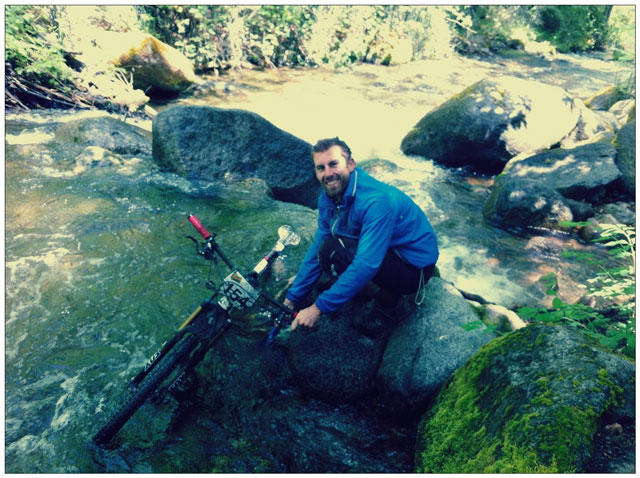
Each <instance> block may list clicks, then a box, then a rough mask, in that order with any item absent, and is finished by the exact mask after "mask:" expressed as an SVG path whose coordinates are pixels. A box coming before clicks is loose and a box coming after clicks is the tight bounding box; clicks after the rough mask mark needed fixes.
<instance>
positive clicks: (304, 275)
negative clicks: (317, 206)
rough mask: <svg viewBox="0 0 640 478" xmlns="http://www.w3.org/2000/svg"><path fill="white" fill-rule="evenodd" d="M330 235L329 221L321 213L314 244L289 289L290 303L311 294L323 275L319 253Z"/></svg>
mask: <svg viewBox="0 0 640 478" xmlns="http://www.w3.org/2000/svg"><path fill="white" fill-rule="evenodd" d="M329 234H330V232H329V220H328V219H327V218H326V217H325V215H323V214H322V212H320V215H319V216H318V229H317V230H316V234H315V236H314V238H313V242H312V243H311V246H309V249H308V250H307V253H306V254H305V256H304V258H303V259H302V264H301V265H300V269H298V273H297V274H296V278H295V279H294V281H293V284H291V287H289V290H288V291H287V294H286V297H287V299H289V300H290V301H292V302H294V303H295V302H299V301H300V299H302V298H303V297H304V296H305V295H307V294H308V293H309V291H310V290H311V288H312V287H313V285H314V284H315V283H316V281H317V280H318V278H319V277H320V275H321V274H322V269H321V268H320V262H319V260H318V251H319V250H320V246H321V245H322V243H323V242H324V240H325V239H326V238H327V237H328V236H329Z"/></svg>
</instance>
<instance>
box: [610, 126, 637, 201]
mask: <svg viewBox="0 0 640 478" xmlns="http://www.w3.org/2000/svg"><path fill="white" fill-rule="evenodd" d="M615 145H616V149H617V151H618V154H617V155H616V166H618V169H619V170H620V173H621V174H622V180H621V184H622V187H623V189H624V190H625V191H626V192H627V193H628V194H630V195H631V196H633V197H635V195H636V121H635V120H633V121H631V122H630V123H627V124H626V125H625V126H623V127H622V128H621V129H620V131H619V132H618V136H617V137H616V139H615Z"/></svg>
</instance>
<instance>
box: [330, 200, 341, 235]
mask: <svg viewBox="0 0 640 478" xmlns="http://www.w3.org/2000/svg"><path fill="white" fill-rule="evenodd" d="M336 211H337V212H336V218H335V220H334V221H333V224H331V235H332V236H333V237H336V226H337V225H338V221H339V220H340V213H341V212H342V209H341V208H340V206H336Z"/></svg>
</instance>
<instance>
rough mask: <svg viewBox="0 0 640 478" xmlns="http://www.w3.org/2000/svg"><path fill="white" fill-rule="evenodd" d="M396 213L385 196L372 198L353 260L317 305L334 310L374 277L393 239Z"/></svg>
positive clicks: (328, 310)
mask: <svg viewBox="0 0 640 478" xmlns="http://www.w3.org/2000/svg"><path fill="white" fill-rule="evenodd" d="M394 223H395V213H394V210H393V208H392V206H391V205H390V204H389V202H388V201H385V200H384V199H378V200H375V201H373V202H372V203H371V204H370V205H369V206H368V207H367V209H366V210H365V213H364V217H363V221H362V230H361V233H360V239H359V241H358V249H357V251H356V256H355V258H354V259H353V262H352V263H351V264H350V265H349V266H348V267H347V268H346V270H345V271H344V272H343V273H342V274H341V275H340V277H339V278H338V280H337V281H336V282H335V283H334V284H333V285H332V286H331V287H330V288H329V289H327V290H326V291H324V292H323V293H322V294H320V295H319V296H318V298H317V299H316V305H317V306H318V309H320V311H321V312H323V313H331V312H334V311H336V310H338V309H339V308H340V306H342V305H343V304H344V303H345V302H347V301H349V300H350V299H352V298H353V297H354V296H355V295H356V294H357V293H358V292H360V290H362V288H363V287H364V286H365V285H366V284H367V283H368V282H369V281H370V280H371V279H373V278H374V276H375V275H376V273H377V272H378V269H379V268H380V265H381V264H382V261H383V260H384V257H385V255H386V253H387V250H388V249H389V244H390V243H391V236H392V234H393V226H394Z"/></svg>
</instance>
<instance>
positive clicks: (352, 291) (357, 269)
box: [284, 138, 438, 330]
mask: <svg viewBox="0 0 640 478" xmlns="http://www.w3.org/2000/svg"><path fill="white" fill-rule="evenodd" d="M313 163H314V167H315V174H316V178H317V179H318V181H319V182H320V184H321V185H322V187H323V189H324V191H323V192H322V194H321V195H320V198H319V200H318V212H319V217H318V230H317V231H316V234H315V237H314V240H313V243H312V244H311V246H310V247H309V250H308V251H307V253H306V255H305V257H304V259H303V261H302V265H301V266H300V269H299V271H298V274H297V276H296V279H295V280H294V282H293V284H292V285H291V287H290V288H289V290H288V291H287V295H286V298H285V301H284V303H285V305H287V306H288V307H290V308H292V309H293V308H295V303H296V302H299V301H300V300H301V299H302V298H303V297H304V296H305V295H306V294H307V293H308V292H309V291H310V290H311V289H312V287H313V286H314V284H315V283H316V281H317V280H318V279H319V278H320V276H321V274H322V272H323V270H324V271H325V272H328V273H330V274H332V275H333V276H334V277H337V280H336V282H335V283H334V284H333V285H332V286H331V287H330V288H328V289H327V290H325V291H323V292H322V293H320V294H319V295H318V297H317V298H316V300H315V302H314V303H313V304H312V305H311V306H309V307H307V308H305V309H302V310H300V311H299V312H298V315H297V317H296V319H295V320H294V322H293V323H292V325H291V329H292V330H294V329H296V328H297V327H298V326H299V325H304V326H307V327H313V326H314V325H315V324H316V323H317V322H318V320H319V319H320V317H321V315H322V314H323V313H324V314H328V313H332V312H335V311H336V310H338V309H339V308H340V307H341V306H342V305H343V304H345V303H346V302H347V301H349V300H350V299H352V298H353V297H355V296H356V295H357V294H358V293H359V292H360V291H361V290H362V289H363V288H364V287H365V286H367V284H368V283H369V282H370V281H373V283H374V284H377V285H378V286H379V287H380V292H379V293H378V294H377V296H376V298H377V299H379V301H380V302H381V305H384V306H394V305H395V303H396V302H397V300H398V298H399V296H400V295H403V294H411V293H416V298H417V293H419V292H420V289H421V287H423V286H424V285H425V284H426V282H427V281H428V280H429V278H430V277H431V275H432V274H433V270H434V267H435V263H436V261H437V260H438V245H437V241H436V236H435V233H434V231H433V228H432V227H431V224H430V223H429V221H428V219H427V217H426V215H425V214H424V212H423V211H422V210H421V209H420V207H418V205H416V204H415V203H414V202H413V201H412V200H411V199H410V198H409V197H408V196H407V195H406V194H404V193H403V192H402V191H400V190H399V189H397V188H395V187H393V186H390V185H388V184H384V183H382V182H380V181H378V180H376V179H374V178H373V177H371V176H369V175H368V174H367V173H366V172H365V171H363V170H362V169H360V168H356V163H355V160H354V159H353V158H352V157H351V150H350V149H349V147H348V146H347V145H346V143H344V142H343V141H342V140H340V139H339V138H330V139H322V140H320V141H318V143H317V144H316V145H315V146H314V147H313Z"/></svg>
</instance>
